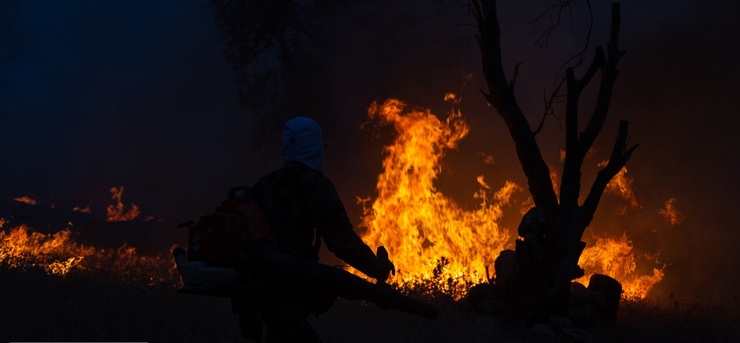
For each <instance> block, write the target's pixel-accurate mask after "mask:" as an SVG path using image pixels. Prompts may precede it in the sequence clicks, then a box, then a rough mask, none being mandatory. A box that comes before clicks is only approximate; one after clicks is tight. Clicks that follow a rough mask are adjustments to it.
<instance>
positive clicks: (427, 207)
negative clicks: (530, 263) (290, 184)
mask: <svg viewBox="0 0 740 343" xmlns="http://www.w3.org/2000/svg"><path fill="white" fill-rule="evenodd" d="M368 113H369V116H370V118H371V119H373V120H376V121H379V122H380V123H382V124H387V125H393V128H394V129H395V130H396V132H397V136H396V138H395V141H394V142H393V143H392V144H391V145H388V146H386V147H385V151H386V153H387V156H386V157H385V160H384V161H383V167H384V171H383V173H382V174H381V175H380V176H378V183H377V191H378V196H377V198H376V199H375V201H374V202H373V203H372V205H371V206H369V207H367V206H366V207H365V212H364V216H363V218H362V223H361V224H360V225H361V226H363V227H365V228H366V229H367V230H366V232H365V233H364V235H363V237H362V238H363V240H365V241H366V242H368V244H369V245H371V246H380V245H384V246H385V247H386V248H387V249H388V251H389V252H390V255H391V259H392V260H393V262H394V263H395V265H396V268H397V269H398V273H397V275H396V276H395V277H393V278H392V279H391V280H390V281H391V282H393V283H395V284H397V285H400V286H404V285H414V284H421V283H426V284H429V283H433V284H434V285H433V287H432V288H433V289H434V290H439V291H442V292H444V293H446V294H450V295H452V296H454V297H457V298H459V297H461V296H463V295H464V294H465V293H466V292H467V289H468V288H469V286H470V285H471V284H472V283H480V282H483V281H486V278H487V275H486V274H487V267H489V266H492V265H493V262H494V260H495V258H496V257H497V256H498V254H499V252H500V251H501V250H503V249H504V248H505V247H506V245H507V242H509V233H508V231H506V230H502V229H501V228H500V227H499V221H500V218H501V216H502V210H501V206H502V205H504V204H506V203H507V202H508V201H509V197H510V195H511V194H512V192H514V191H515V190H516V189H517V188H518V187H517V186H516V184H514V183H513V182H506V184H505V185H504V186H503V188H501V189H499V190H498V191H492V190H491V187H490V186H489V185H488V184H486V182H485V180H484V178H483V176H480V177H478V180H477V181H478V183H479V184H480V186H481V188H480V190H479V191H478V192H476V193H475V198H477V199H478V200H479V201H480V205H479V206H478V207H477V208H475V209H471V210H466V209H463V208H462V207H461V206H460V205H458V204H457V203H456V202H455V201H454V200H452V199H450V198H448V197H447V196H445V195H444V194H442V193H441V192H439V191H437V189H436V187H435V185H434V181H435V180H436V179H437V176H438V174H439V172H440V171H441V162H440V160H441V158H442V157H443V156H444V154H445V151H446V150H447V149H453V148H455V147H456V146H457V143H458V142H459V141H460V140H461V139H462V138H463V137H465V135H466V134H467V133H468V131H469V127H468V125H467V124H466V123H465V122H464V121H463V120H462V119H461V118H460V113H459V112H456V111H452V112H451V113H450V115H449V116H448V117H447V119H446V120H445V121H441V120H439V118H438V117H437V116H435V115H434V114H433V113H431V112H430V111H429V110H424V111H421V110H414V109H409V108H407V106H406V104H404V103H403V102H401V101H399V100H395V99H389V100H387V101H386V102H385V103H383V104H378V103H373V104H372V105H371V106H370V108H369V109H368ZM368 200H369V199H364V200H363V201H365V202H367V201H368Z"/></svg>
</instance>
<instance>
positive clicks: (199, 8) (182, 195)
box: [0, 0, 740, 289]
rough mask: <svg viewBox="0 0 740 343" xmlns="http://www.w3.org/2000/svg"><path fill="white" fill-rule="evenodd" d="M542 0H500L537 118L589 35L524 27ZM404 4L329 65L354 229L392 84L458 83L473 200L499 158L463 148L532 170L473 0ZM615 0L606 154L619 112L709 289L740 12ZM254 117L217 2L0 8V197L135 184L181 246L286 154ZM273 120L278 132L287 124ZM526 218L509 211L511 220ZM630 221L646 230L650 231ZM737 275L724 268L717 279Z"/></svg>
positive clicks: (666, 243)
mask: <svg viewBox="0 0 740 343" xmlns="http://www.w3.org/2000/svg"><path fill="white" fill-rule="evenodd" d="M545 2H546V1H539V2H538V3H537V4H529V3H526V4H524V3H517V2H515V1H499V3H500V6H501V9H500V12H501V13H506V15H505V16H504V17H503V18H502V22H503V25H504V43H505V44H506V46H505V48H504V49H505V50H507V48H508V50H507V51H506V54H507V55H506V56H505V58H506V59H507V60H508V61H511V62H510V64H511V65H512V66H511V68H512V69H513V63H516V62H517V61H520V60H524V61H525V64H523V66H522V74H521V75H520V78H521V80H520V81H518V83H517V85H518V89H519V92H520V94H519V95H520V102H521V103H522V106H523V107H524V108H525V110H532V111H531V112H533V113H538V112H537V111H538V109H539V108H540V106H541V105H540V104H541V94H542V87H543V85H548V82H550V83H551V82H552V80H553V76H552V75H553V73H554V71H556V70H557V66H558V63H553V61H558V60H562V58H563V57H564V56H567V55H568V54H569V51H572V48H573V47H575V46H577V42H578V41H579V40H578V39H573V38H572V37H570V38H569V37H567V35H565V36H561V37H560V39H559V41H558V42H557V43H556V44H555V45H554V46H553V47H551V49H550V50H547V51H544V52H542V51H539V50H537V49H536V48H533V47H532V45H531V42H532V41H533V40H534V38H533V36H532V35H531V34H530V32H529V28H528V24H527V23H528V21H529V20H530V19H531V18H532V16H533V15H534V13H536V12H537V11H535V10H534V8H536V7H538V6H540V5H541V4H542V3H545ZM594 3H595V6H594V9H595V12H594V15H595V16H596V19H597V20H599V21H600V24H599V25H600V26H597V27H596V34H595V36H594V41H593V43H592V45H596V44H598V43H601V42H602V40H601V38H603V33H604V32H605V29H606V28H607V27H608V26H607V25H606V24H605V20H607V18H608V11H605V9H608V4H607V3H606V2H603V3H602V2H596V1H594ZM404 4H405V5H399V6H398V7H397V8H391V9H389V13H390V14H386V16H385V17H383V18H384V19H383V20H389V21H390V20H392V19H388V18H394V17H393V12H392V11H393V10H399V9H400V10H407V11H409V9H413V11H410V13H413V15H412V16H411V17H410V18H411V19H412V20H411V21H409V22H408V24H407V25H405V26H404V25H398V26H394V28H395V29H397V28H401V29H402V30H401V31H393V32H374V31H371V32H367V31H362V30H359V29H357V28H355V27H353V28H351V29H348V32H354V33H355V34H354V36H352V37H349V38H348V40H347V41H342V42H338V47H341V48H343V49H345V50H343V51H346V52H345V53H342V54H339V56H341V60H339V61H336V63H335V64H334V68H332V69H331V70H330V75H327V77H328V78H331V80H332V81H333V84H334V85H335V86H334V87H335V89H332V90H331V91H332V92H333V94H336V96H335V98H334V99H333V101H332V103H331V104H327V105H326V108H322V109H317V111H322V113H323V112H326V113H329V114H328V115H324V116H322V117H324V118H330V119H327V122H325V123H322V124H323V125H324V127H325V132H326V134H327V135H328V140H329V141H330V147H332V149H334V150H333V151H330V154H331V155H330V156H329V158H330V159H331V160H329V161H327V171H326V172H327V174H328V175H329V176H330V177H331V178H332V179H334V180H335V183H336V184H337V187H338V188H339V190H340V193H341V195H342V197H343V198H344V199H345V202H346V205H347V207H348V210H349V211H350V212H351V216H352V218H353V221H355V223H356V222H357V217H358V215H359V213H358V212H357V208H356V206H354V199H355V196H358V195H360V196H367V195H371V193H372V190H373V187H374V182H375V175H377V171H379V168H380V160H381V158H382V156H381V151H382V146H381V144H380V143H379V142H378V141H373V139H372V138H373V135H372V134H370V133H368V132H366V131H363V130H361V129H360V128H359V126H360V124H361V123H362V122H363V121H364V120H365V116H366V113H365V109H366V107H367V105H368V104H369V102H370V101H372V100H375V99H383V98H384V97H387V96H397V97H400V98H402V99H405V100H408V101H410V102H412V103H415V104H417V105H420V106H434V105H438V104H440V103H441V101H440V99H441V96H442V94H443V92H445V91H456V92H461V93H462V94H463V96H464V97H465V101H464V104H465V106H466V107H465V108H463V115H464V116H465V117H466V118H468V120H469V121H470V122H471V123H472V124H473V128H474V129H473V132H471V135H470V137H469V138H468V139H467V140H466V141H464V142H463V143H461V146H460V153H459V155H460V156H457V157H456V156H450V158H451V161H454V162H456V163H457V164H455V163H450V166H449V169H450V172H449V173H448V175H457V177H460V175H465V180H466V181H465V182H468V181H469V182H468V183H467V184H469V185H470V188H471V189H470V190H469V191H466V192H467V193H465V192H463V193H465V194H463V195H469V193H472V191H474V189H473V185H474V178H468V174H471V175H473V174H474V173H477V172H478V170H480V169H481V168H489V167H485V164H483V163H482V162H480V161H476V162H470V161H472V160H473V159H479V157H478V156H479V153H481V152H483V153H486V154H491V155H493V156H494V157H495V158H496V161H499V162H497V164H496V165H495V166H493V167H490V168H492V169H483V172H486V173H492V177H491V179H495V180H496V181H495V182H503V180H504V179H513V180H515V181H517V182H518V183H519V184H522V185H524V184H525V181H524V180H523V176H522V175H521V170H520V169H519V167H518V163H517V162H516V160H515V159H514V157H513V156H514V155H513V147H512V145H511V142H510V140H509V138H508V136H507V135H506V132H505V128H504V125H503V123H502V122H501V121H500V120H498V118H497V116H496V114H495V113H493V112H492V111H491V110H490V108H487V107H486V106H485V103H484V102H483V99H482V98H481V97H480V93H479V89H481V88H483V87H484V86H483V82H482V79H481V78H480V72H479V70H480V64H479V63H480V57H479V54H478V51H477V47H476V46H475V44H474V41H473V38H472V37H473V33H474V32H473V30H472V29H471V28H470V27H466V26H460V25H457V24H470V23H472V19H471V18H470V17H469V16H468V14H467V11H466V10H465V9H460V7H456V6H450V7H446V8H445V9H444V11H440V10H436V9H434V8H432V9H430V10H428V11H424V10H420V8H415V7H412V6H414V3H413V2H404ZM622 4H623V5H622V6H623V31H622V33H623V34H622V42H621V43H622V46H623V47H624V48H625V49H627V51H628V53H627V55H626V56H625V57H624V59H623V61H622V64H621V69H622V75H621V76H620V79H619V81H618V82H617V85H616V88H617V89H616V91H615V99H614V104H613V111H612V113H613V114H612V117H610V118H611V119H612V123H611V124H608V125H607V127H606V128H605V129H604V133H603V136H604V137H605V138H603V139H601V140H600V141H599V142H597V145H598V147H599V148H601V149H602V151H604V152H606V151H608V149H610V148H611V147H610V145H611V142H612V139H613V138H612V137H613V135H614V131H615V129H614V124H615V123H616V120H617V119H618V118H625V119H629V120H630V122H631V127H632V132H631V139H630V141H631V142H635V143H640V144H641V148H640V149H638V151H637V152H636V154H635V156H634V158H633V160H632V161H630V163H629V164H628V168H629V169H630V171H631V172H632V173H634V174H633V176H634V178H635V188H636V193H637V195H638V198H641V199H642V201H643V203H644V204H645V205H644V209H643V210H642V211H643V212H644V214H645V215H646V216H655V213H654V212H655V211H657V207H656V206H659V205H660V204H662V202H664V201H665V200H667V199H668V198H669V197H676V198H677V199H678V200H679V203H678V204H679V205H678V206H679V208H681V209H683V211H684V212H685V214H686V218H687V219H686V222H685V224H684V225H683V226H682V227H678V228H674V229H672V230H674V231H672V232H668V231H667V230H668V229H666V230H663V231H661V235H660V236H657V237H647V238H646V237H643V238H644V240H645V241H648V242H652V243H651V244H652V246H653V247H658V248H659V249H660V250H661V251H663V252H664V255H667V257H666V258H667V259H668V260H670V261H673V264H674V265H676V266H678V267H676V268H680V269H681V273H674V275H680V279H681V280H680V282H683V283H685V284H684V285H683V286H682V287H684V288H694V289H695V288H700V287H702V286H703V285H705V284H706V281H707V280H709V279H718V278H723V277H724V272H723V271H725V270H727V269H728V268H736V267H737V264H738V263H740V256H739V255H738V252H737V249H736V247H737V244H738V243H740V234H738V230H737V226H738V225H737V223H738V219H740V218H738V215H737V213H738V211H737V210H736V209H735V207H736V204H737V203H738V200H740V196H739V195H738V194H740V182H739V181H738V178H737V175H738V173H740V161H739V160H738V156H740V151H738V148H737V147H738V146H740V144H738V139H737V127H738V125H737V124H738V119H737V118H738V115H737V113H738V105H737V104H736V101H735V100H734V99H735V98H736V97H737V94H738V91H740V86H738V82H739V81H740V75H739V74H740V69H738V67H737V65H736V63H737V61H738V60H740V44H738V42H740V41H738V39H737V37H740V36H739V35H740V28H739V26H738V24H737V22H736V19H735V18H734V16H735V15H736V13H738V7H739V6H738V5H735V4H734V2H731V1H713V2H702V1H693V0H684V1H669V0H660V1H650V2H645V1H638V0H628V1H623V2H622ZM404 6H405V7H404ZM580 8H581V9H583V7H580ZM399 17H401V16H400V15H399ZM388 30H390V29H388ZM469 73H473V74H474V75H476V76H475V78H474V81H473V82H472V84H468V85H467V86H466V88H464V89H463V88H461V86H460V85H461V84H462V83H463V82H464V81H463V79H464V77H463V75H466V74H469ZM444 110H445V109H444V108H442V109H436V111H437V112H444ZM531 117H537V114H532V115H531ZM251 123H252V120H251V119H250V118H249V116H248V115H247V112H246V111H245V110H243V109H241V108H240V107H239V105H238V103H237V98H236V87H235V84H234V77H233V74H232V72H231V70H230V67H229V66H228V65H227V64H226V63H225V61H224V59H223V55H222V54H221V41H220V37H219V35H218V32H217V30H216V28H215V26H214V24H213V11H212V9H211V8H210V7H209V5H208V3H207V1H205V0H198V1H180V0H163V1H133V0H118V1H81V0H80V1H25V0H24V1H22V0H6V1H3V2H1V3H0V148H1V150H0V151H2V153H1V154H0V180H2V181H0V197H1V198H3V199H8V198H11V197H15V196H20V195H26V194H33V195H35V196H36V197H37V198H38V200H39V201H40V202H42V204H44V205H45V206H48V205H50V204H52V203H54V204H56V207H57V209H62V208H64V209H69V208H72V207H74V206H78V205H82V206H84V205H86V204H88V203H90V204H91V206H92V210H93V211H94V214H95V213H97V215H99V216H101V215H102V214H101V213H102V211H104V208H105V206H106V205H107V204H108V203H109V202H110V199H109V193H108V189H109V188H110V187H112V186H120V185H123V186H125V187H126V190H125V192H124V194H123V199H124V202H125V203H130V202H135V203H137V204H138V205H139V206H140V207H141V209H142V212H143V213H144V215H151V216H154V217H157V218H161V219H162V220H163V224H162V225H163V226H166V227H167V228H168V229H161V228H159V227H157V228H148V229H151V230H161V233H159V232H157V233H154V234H153V235H154V236H157V237H159V239H161V240H162V241H163V242H166V243H169V242H172V241H176V239H172V238H171V236H172V235H174V234H180V232H179V231H177V232H176V231H174V230H171V228H172V226H174V225H175V224H176V223H177V222H179V221H183V220H187V219H196V218H197V217H198V216H199V215H200V214H202V213H204V212H208V211H211V210H212V208H213V206H215V204H216V203H217V202H218V201H219V200H220V198H221V197H222V196H223V193H224V192H225V190H226V189H227V188H228V187H230V186H232V185H236V184H241V183H245V182H246V183H249V182H253V181H254V178H255V177H256V176H258V175H259V174H261V173H264V172H266V171H268V170H269V169H271V168H274V167H276V166H277V165H278V161H277V159H276V157H277V156H276V154H274V152H276V148H277V146H278V145H279V139H280V137H279V135H276V139H275V141H274V142H264V143H263V146H261V147H254V146H251V147H250V144H249V136H250V134H251V131H250V130H251V129H250V128H251V127H252V126H251ZM273 129H274V130H276V133H277V131H278V130H279V127H276V128H273ZM560 134H561V132H560V131H559V129H558V124H557V123H555V122H553V123H550V124H548V131H547V132H546V133H543V135H542V137H541V138H540V139H541V144H542V145H543V146H547V147H548V148H545V149H544V150H545V153H546V154H549V155H548V158H550V159H551V160H552V163H557V157H556V156H557V151H558V148H559V146H560V145H561V142H560V141H559V139H560V138H557V137H560ZM492 137H493V138H492ZM332 143H333V144H332ZM271 154H272V155H273V156H275V158H270V157H269V156H270V155H271ZM466 154H467V155H466ZM451 155H453V154H451ZM266 156H267V157H266ZM332 156H333V157H332ZM348 161H350V162H348ZM368 170H369V171H371V172H370V173H368ZM442 182H443V185H442V188H443V189H444V182H447V184H450V183H453V184H457V183H455V182H457V181H454V182H453V181H450V180H447V181H444V180H442ZM467 184H466V185H467ZM458 188H466V187H465V186H460V187H458ZM0 204H6V206H7V204H8V202H0ZM96 211H97V212H96ZM7 212H8V210H7V209H2V208H0V213H7ZM635 216H637V215H635ZM597 220H599V215H598V213H597ZM601 220H603V221H608V219H603V218H602V219H601ZM517 221H518V219H517V218H514V217H512V218H510V219H509V222H508V224H507V225H508V226H509V227H512V226H514V225H516V222H517ZM616 221H618V222H619V221H624V220H623V219H618V220H616ZM643 222H650V220H648V219H634V218H633V219H632V222H631V224H634V225H636V226H638V227H639V226H640V225H641V224H644V223H643ZM646 225H648V227H651V226H650V225H653V224H646ZM651 228H652V227H651ZM639 229H640V230H643V231H645V230H648V231H649V230H650V229H642V228H641V227H640V228H639ZM632 230H635V232H630V233H631V234H634V235H635V236H639V235H640V232H638V231H636V230H638V228H633V229H632ZM661 230H662V229H661ZM643 236H646V234H643ZM676 279H679V277H676ZM678 284H679V281H675V282H674V284H672V285H678ZM737 285H738V282H737V281H736V280H729V279H728V282H727V284H726V285H724V286H723V287H724V288H723V289H735V288H737V287H736V286H737ZM676 287H678V286H676Z"/></svg>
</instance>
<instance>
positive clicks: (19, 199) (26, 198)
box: [13, 195, 38, 205]
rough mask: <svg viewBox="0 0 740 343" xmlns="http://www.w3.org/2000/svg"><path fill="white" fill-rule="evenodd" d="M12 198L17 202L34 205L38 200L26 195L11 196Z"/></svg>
mask: <svg viewBox="0 0 740 343" xmlns="http://www.w3.org/2000/svg"><path fill="white" fill-rule="evenodd" d="M13 200H15V201H17V202H20V203H24V204H27V205H36V204H38V202H37V201H36V199H35V198H34V197H32V196H28V195H24V196H22V197H17V198H13Z"/></svg>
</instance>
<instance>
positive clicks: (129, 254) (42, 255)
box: [0, 218, 178, 286]
mask: <svg viewBox="0 0 740 343" xmlns="http://www.w3.org/2000/svg"><path fill="white" fill-rule="evenodd" d="M4 224H7V222H6V221H5V220H3V219H2V218H0V227H1V226H2V225H4ZM0 266H6V267H10V268H18V269H30V268H37V269H41V270H43V271H45V272H46V273H47V274H49V275H56V276H62V277H64V276H66V275H68V274H69V273H70V272H72V271H73V270H76V271H89V272H95V273H99V274H104V275H108V276H111V277H114V278H116V279H118V280H120V281H124V282H133V283H140V284H146V285H148V286H156V285H162V284H166V283H168V282H171V283H172V284H173V285H174V284H176V283H177V282H178V281H176V280H178V277H177V272H176V271H175V269H174V266H173V264H172V260H171V259H170V258H166V257H164V256H163V255H162V254H159V255H155V256H144V255H140V254H138V253H137V252H136V249H135V248H133V247H128V246H126V245H124V246H122V247H119V248H118V249H98V248H95V247H91V246H84V245H82V244H79V243H77V242H75V241H74V240H73V239H72V232H71V231H70V230H69V229H65V230H62V231H59V232H56V233H54V234H43V233H40V232H36V231H34V230H33V229H31V228H29V227H28V226H26V225H20V226H18V227H16V228H13V229H11V230H9V231H7V232H6V231H0Z"/></svg>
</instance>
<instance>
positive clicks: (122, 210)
mask: <svg viewBox="0 0 740 343" xmlns="http://www.w3.org/2000/svg"><path fill="white" fill-rule="evenodd" d="M110 193H111V199H113V200H115V204H111V205H108V208H107V209H106V210H107V216H106V220H107V221H109V222H126V221H130V220H134V219H136V218H138V217H139V214H141V213H140V212H139V206H136V204H133V203H132V204H131V207H130V208H129V209H128V211H126V206H124V205H123V201H122V200H121V198H122V197H123V186H121V187H118V188H116V187H111V189H110Z"/></svg>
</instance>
